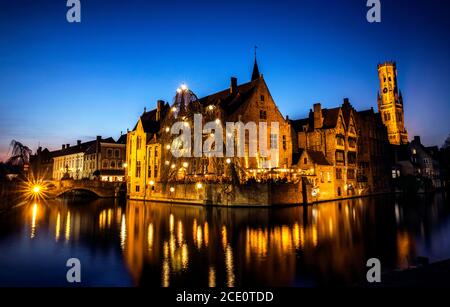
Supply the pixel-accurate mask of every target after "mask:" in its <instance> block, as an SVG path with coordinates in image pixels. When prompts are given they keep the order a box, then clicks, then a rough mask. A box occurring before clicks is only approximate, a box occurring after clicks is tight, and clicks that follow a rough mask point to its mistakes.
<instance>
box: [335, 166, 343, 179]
mask: <svg viewBox="0 0 450 307" xmlns="http://www.w3.org/2000/svg"><path fill="white" fill-rule="evenodd" d="M336 179H342V169H340V168H337V169H336Z"/></svg>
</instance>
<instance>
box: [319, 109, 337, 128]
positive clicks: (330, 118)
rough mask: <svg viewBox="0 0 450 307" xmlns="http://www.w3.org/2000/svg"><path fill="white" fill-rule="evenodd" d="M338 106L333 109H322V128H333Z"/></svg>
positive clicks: (335, 124)
mask: <svg viewBox="0 0 450 307" xmlns="http://www.w3.org/2000/svg"><path fill="white" fill-rule="evenodd" d="M340 110H341V108H340V107H337V108H333V109H322V116H323V125H322V128H325V129H328V128H335V127H336V126H337V123H338V119H339V111H340Z"/></svg>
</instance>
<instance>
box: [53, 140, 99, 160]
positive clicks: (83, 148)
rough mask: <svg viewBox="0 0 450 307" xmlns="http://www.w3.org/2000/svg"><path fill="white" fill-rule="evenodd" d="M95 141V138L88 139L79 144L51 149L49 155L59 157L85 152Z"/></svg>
mask: <svg viewBox="0 0 450 307" xmlns="http://www.w3.org/2000/svg"><path fill="white" fill-rule="evenodd" d="M95 142H96V141H95V140H94V141H89V142H85V143H81V144H80V145H74V146H70V147H69V148H64V149H60V150H56V151H52V153H51V155H52V157H60V156H67V155H73V154H76V153H81V152H85V151H86V150H87V149H88V148H89V147H90V146H91V145H95Z"/></svg>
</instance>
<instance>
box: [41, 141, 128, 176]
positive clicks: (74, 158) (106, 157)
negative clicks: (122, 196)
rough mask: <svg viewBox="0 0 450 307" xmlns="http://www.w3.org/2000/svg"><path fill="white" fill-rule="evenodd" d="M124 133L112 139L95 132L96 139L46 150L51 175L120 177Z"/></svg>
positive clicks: (123, 174) (122, 171)
mask: <svg viewBox="0 0 450 307" xmlns="http://www.w3.org/2000/svg"><path fill="white" fill-rule="evenodd" d="M125 142H126V135H123V136H121V137H120V138H119V140H118V141H117V142H116V141H114V139H113V138H111V137H110V138H105V139H104V138H102V137H101V136H97V138H96V140H94V141H89V142H84V143H82V142H81V141H80V140H78V141H77V144H76V145H74V146H71V145H70V144H63V145H62V147H61V149H60V150H57V151H53V152H50V156H51V157H52V162H53V170H52V179H53V180H62V179H74V180H81V179H87V180H93V179H100V180H103V181H124V179H125V178H124V176H125V170H124V163H123V161H124V160H125V154H126V152H125V146H126V144H125Z"/></svg>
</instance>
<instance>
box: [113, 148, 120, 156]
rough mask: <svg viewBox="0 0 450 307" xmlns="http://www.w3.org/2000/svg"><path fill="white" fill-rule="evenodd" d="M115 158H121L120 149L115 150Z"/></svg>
mask: <svg viewBox="0 0 450 307" xmlns="http://www.w3.org/2000/svg"><path fill="white" fill-rule="evenodd" d="M114 157H115V158H120V150H119V149H115V150H114Z"/></svg>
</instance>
